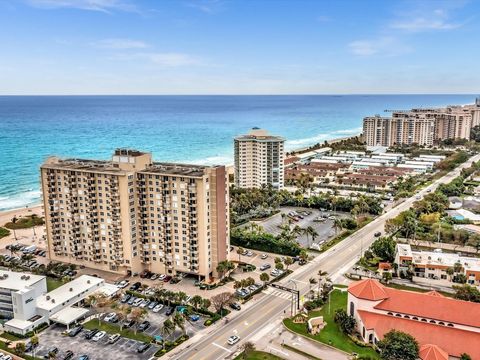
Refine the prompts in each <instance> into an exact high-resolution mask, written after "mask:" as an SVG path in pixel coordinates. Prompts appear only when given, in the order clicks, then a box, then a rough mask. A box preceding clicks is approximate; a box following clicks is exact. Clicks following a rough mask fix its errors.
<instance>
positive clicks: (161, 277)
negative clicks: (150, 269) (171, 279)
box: [158, 274, 167, 281]
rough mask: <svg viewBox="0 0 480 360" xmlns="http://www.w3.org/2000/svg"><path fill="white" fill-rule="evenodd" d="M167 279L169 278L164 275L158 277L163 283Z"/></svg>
mask: <svg viewBox="0 0 480 360" xmlns="http://www.w3.org/2000/svg"><path fill="white" fill-rule="evenodd" d="M166 277H167V275H165V274H162V275H160V276H159V277H158V280H160V281H163V279H165V278H166Z"/></svg>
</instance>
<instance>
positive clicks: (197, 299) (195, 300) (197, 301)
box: [190, 295, 203, 310]
mask: <svg viewBox="0 0 480 360" xmlns="http://www.w3.org/2000/svg"><path fill="white" fill-rule="evenodd" d="M202 301H203V299H202V297H201V296H200V295H195V296H194V297H192V300H190V303H191V304H192V305H193V307H194V308H195V310H197V309H198V307H199V306H200V304H201V303H202Z"/></svg>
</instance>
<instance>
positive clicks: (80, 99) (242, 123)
mask: <svg viewBox="0 0 480 360" xmlns="http://www.w3.org/2000/svg"><path fill="white" fill-rule="evenodd" d="M474 99H475V95H344V96H335V95H332V96H330V95H328V96H327V95H318V96H0V144H1V152H0V211H1V210H7V209H13V208H19V207H23V206H27V205H32V204H35V203H38V202H39V200H40V180H39V179H40V177H39V166H40V164H41V163H42V162H43V161H44V159H45V158H46V157H48V156H50V155H58V156H60V157H79V158H98V159H109V158H110V156H111V154H112V151H113V150H114V149H115V148H117V147H130V148H135V149H139V150H144V151H151V152H152V153H153V157H154V159H155V160H161V161H176V162H184V163H195V164H232V163H233V137H234V136H235V135H239V134H243V133H246V132H247V131H248V130H249V129H250V128H252V127H255V126H257V127H261V128H265V129H267V130H269V131H270V132H271V133H272V134H275V135H281V136H284V137H285V138H286V139H287V142H286V147H287V150H288V149H294V148H299V147H304V146H308V145H312V144H316V143H318V142H323V141H324V140H328V139H332V138H338V137H344V136H348V135H353V134H357V133H360V132H361V127H362V118H363V117H364V116H368V115H374V114H383V112H384V110H385V109H409V108H411V107H428V106H442V105H449V104H468V103H473V102H474Z"/></svg>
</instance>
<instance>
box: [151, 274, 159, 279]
mask: <svg viewBox="0 0 480 360" xmlns="http://www.w3.org/2000/svg"><path fill="white" fill-rule="evenodd" d="M157 279H158V274H153V275H152V276H150V280H157Z"/></svg>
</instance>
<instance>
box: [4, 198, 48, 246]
mask: <svg viewBox="0 0 480 360" xmlns="http://www.w3.org/2000/svg"><path fill="white" fill-rule="evenodd" d="M32 214H36V215H38V216H39V217H43V209H42V206H41V205H40V204H38V205H36V206H32V207H28V208H20V209H13V210H6V211H2V212H0V227H4V225H5V224H6V223H7V222H9V221H11V220H12V218H13V217H14V216H16V217H17V218H20V217H23V216H28V215H32ZM15 232H16V234H17V241H18V242H19V243H21V244H26V245H27V244H36V245H37V246H39V247H41V248H45V241H43V240H42V238H43V235H44V227H43V226H36V227H35V233H36V237H35V238H34V236H33V229H32V228H29V229H19V230H15ZM14 242H15V238H14V236H13V231H12V230H10V235H9V236H6V237H4V238H2V239H0V250H2V252H3V250H4V249H5V247H6V246H7V245H8V244H13V243H14Z"/></svg>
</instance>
